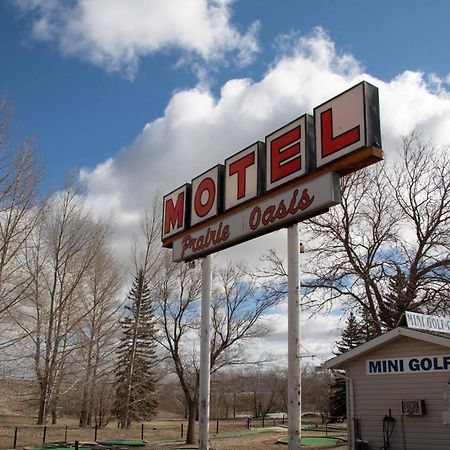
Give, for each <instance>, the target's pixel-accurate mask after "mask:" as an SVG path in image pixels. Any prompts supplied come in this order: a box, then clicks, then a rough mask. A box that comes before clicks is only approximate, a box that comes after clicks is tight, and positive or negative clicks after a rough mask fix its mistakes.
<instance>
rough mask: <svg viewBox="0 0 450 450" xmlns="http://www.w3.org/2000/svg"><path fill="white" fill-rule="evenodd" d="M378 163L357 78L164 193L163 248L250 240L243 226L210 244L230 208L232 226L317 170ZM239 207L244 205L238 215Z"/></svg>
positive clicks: (372, 95)
mask: <svg viewBox="0 0 450 450" xmlns="http://www.w3.org/2000/svg"><path fill="white" fill-rule="evenodd" d="M382 158H383V153H382V151H381V132H380V118H379V104H378V89H377V88H376V87H375V86H372V85H371V84H369V83H367V82H365V81H363V82H362V83H359V84H357V85H356V86H354V87H352V88H350V89H348V90H347V91H345V92H343V93H341V94H340V95H338V96H337V97H334V98H332V99H331V100H328V101H327V102H325V103H323V104H322V105H320V106H318V107H317V108H315V109H314V116H312V115H310V114H303V115H302V116H300V117H298V118H296V119H294V120H293V121H292V122H289V123H288V124H286V125H284V126H282V127H281V128H279V129H278V130H276V131H273V132H272V133H270V134H268V135H267V136H266V137H265V141H264V142H260V141H258V142H255V143H254V144H252V145H250V146H248V147H246V148H244V149H242V150H240V151H238V152H237V153H236V154H234V155H233V156H231V157H229V158H228V159H226V160H225V162H224V164H218V165H216V166H214V167H212V168H210V169H208V170H206V171H205V172H203V173H202V174H201V175H199V176H197V177H195V178H193V179H192V181H191V183H188V184H184V185H182V186H180V187H179V188H178V189H175V190H174V191H172V192H171V193H169V194H167V195H166V196H165V197H164V200H163V226H162V233H161V234H162V236H161V238H162V241H163V246H165V247H174V246H175V245H177V246H179V243H180V242H182V241H183V242H184V243H185V245H186V242H189V238H190V239H191V241H190V242H191V243H192V245H191V247H192V249H194V248H198V247H199V246H201V247H205V248H204V249H203V250H202V251H195V250H193V252H192V253H190V251H189V250H188V249H185V250H184V251H183V252H182V255H183V256H181V255H180V254H179V253H176V252H175V251H174V254H176V258H177V260H183V259H185V258H188V259H189V258H190V259H193V258H196V257H200V256H204V255H206V254H208V253H211V252H212V251H216V250H217V249H219V248H224V247H225V246H230V245H233V244H231V242H234V243H238V242H241V241H243V240H245V239H251V238H252V237H253V236H254V235H258V234H262V233H263V232H265V231H263V230H262V228H260V227H258V230H257V231H255V232H254V233H250V232H248V230H247V231H246V230H245V228H244V229H242V230H241V231H240V232H237V231H236V233H235V232H232V231H230V233H231V235H230V236H229V237H227V238H226V239H225V235H226V234H227V233H226V232H225V235H223V236H222V238H221V239H220V241H221V245H219V243H218V242H217V240H218V236H217V233H219V234H221V233H222V234H223V233H224V230H225V229H226V230H228V229H230V230H231V225H232V224H231V222H230V223H229V224H228V225H229V228H226V224H225V222H229V221H230V220H231V216H230V215H229V214H231V211H232V210H234V211H240V212H239V214H237V215H236V216H233V217H234V218H233V220H234V221H236V223H237V222H238V221H239V220H243V221H248V219H249V217H241V215H242V214H243V212H242V211H244V212H248V211H253V210H254V207H255V206H254V205H257V204H258V202H259V200H261V205H262V204H266V203H267V204H268V205H269V204H271V203H270V202H271V201H272V200H269V196H272V195H278V194H280V196H281V197H280V201H281V199H283V200H284V201H285V202H289V200H288V198H285V197H283V196H284V195H285V194H286V193H285V192H284V191H286V189H288V190H289V192H290V193H292V192H294V190H295V188H296V185H297V184H298V183H301V181H302V179H304V180H305V181H306V180H307V182H308V183H310V182H311V180H312V179H314V178H316V177H318V176H320V175H322V174H324V173H332V172H337V173H338V174H340V175H345V174H348V173H351V172H354V171H356V170H359V169H361V168H363V167H366V166H368V165H370V164H372V163H374V162H377V161H379V160H381V159H382ZM286 195H289V194H286ZM266 197H267V198H268V200H267V202H265V198H266ZM334 204H335V203H334ZM245 205H248V206H249V207H248V208H247V209H244V210H242V208H244V207H245ZM250 205H252V206H250ZM261 207H263V206H261ZM263 208H264V207H263ZM324 208H326V206H324ZM255 214H256V213H255ZM280 214H281V215H283V214H284V212H283V213H280ZM221 218H222V219H221ZM299 220H300V218H299ZM293 221H294V218H293V217H291V216H290V217H289V220H286V224H288V223H291V222H293ZM275 222H276V225H273V224H272V223H271V224H270V226H269V225H265V226H264V229H268V228H276V227H279V226H281V225H280V224H281V221H280V220H279V219H277V220H276V221H275ZM220 223H222V228H221V230H220V232H219V228H218V226H219V224H220ZM261 223H262V219H261ZM216 226H217V228H214V227H216ZM235 226H236V225H235ZM205 228H206V230H208V229H210V233H211V232H212V231H215V233H216V234H215V237H214V238H211V239H209V237H210V234H209V235H208V236H203V234H202V233H204V231H205ZM202 236H203V239H202ZM245 236H246V237H245ZM197 238H198V239H199V240H195V239H197ZM194 240H195V242H196V244H195V245H194ZM202 240H205V241H208V244H209V245H205V243H202ZM225 241H226V242H227V243H226V244H225V243H224V242H225ZM199 242H200V243H201V244H199ZM215 243H216V244H215ZM206 248H208V249H209V250H206ZM174 250H175V249H174Z"/></svg>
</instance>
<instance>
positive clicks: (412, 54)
mask: <svg viewBox="0 0 450 450" xmlns="http://www.w3.org/2000/svg"><path fill="white" fill-rule="evenodd" d="M27 3H28V5H31V4H39V3H43V4H45V3H47V4H51V3H53V2H52V1H51V0H45V1H43V2H39V1H34V0H31V1H18V2H15V1H10V0H7V1H3V2H1V4H0V58H1V59H0V60H1V61H2V64H1V72H0V89H1V90H5V91H6V92H7V93H8V95H9V97H10V100H11V102H12V104H13V106H14V109H15V116H14V120H15V129H16V130H17V131H19V132H20V133H21V134H28V133H35V134H37V136H38V137H39V142H40V145H39V152H40V154H41V155H43V157H44V159H45V165H46V171H47V186H48V187H49V188H52V187H56V186H57V185H58V184H60V183H61V181H62V180H63V178H64V175H65V173H67V171H68V170H69V169H72V168H77V167H78V168H79V167H95V166H96V165H97V164H99V163H101V162H102V161H103V160H105V159H106V158H108V157H111V156H114V155H115V154H116V153H117V151H119V150H120V149H121V148H123V147H126V146H128V145H129V144H130V143H131V142H132V141H133V139H134V138H135V137H136V136H137V135H138V133H139V132H140V131H141V129H142V128H143V126H144V125H145V124H146V123H148V122H150V121H152V120H154V119H155V118H157V117H160V116H161V115H163V111H164V108H165V107H166V106H167V103H168V102H169V100H170V98H171V96H172V94H173V92H175V91H179V90H182V89H185V88H189V87H192V86H195V85H196V83H197V79H198V78H197V77H198V75H197V74H196V69H193V68H192V66H193V65H194V64H199V65H203V66H208V64H209V61H205V60H201V58H200V59H199V60H197V61H195V57H194V61H191V62H188V63H183V64H179V60H180V58H183V56H184V50H183V48H180V47H179V46H177V45H169V46H167V48H164V49H162V50H155V51H149V52H147V54H144V55H142V56H140V57H139V65H138V68H137V70H136V73H135V74H134V78H133V79H132V80H130V79H129V78H126V77H125V76H124V70H123V69H119V70H117V71H115V72H112V73H111V72H108V70H105V68H104V67H102V66H98V65H93V64H92V63H90V62H88V61H86V59H85V58H83V56H82V54H81V53H79V54H77V53H75V54H64V52H63V51H61V49H60V48H58V45H59V44H58V37H53V38H52V39H50V40H48V41H46V40H42V39H36V37H35V36H34V37H33V34H32V27H33V24H34V23H35V21H36V20H37V19H38V18H39V17H42V14H43V13H42V11H39V10H38V9H34V10H31V9H27V8H26V7H25V6H23V5H24V4H27ZM61 3H62V4H68V3H72V4H73V3H74V2H61ZM130 3H133V2H130ZM149 3H151V2H149ZM229 11H230V19H229V21H230V25H232V26H233V27H235V28H236V29H237V30H239V31H240V32H241V33H243V34H244V33H246V31H247V30H248V29H249V27H251V26H252V23H255V21H258V31H257V32H256V39H257V41H258V45H259V49H260V50H259V51H258V52H257V53H256V54H255V56H254V59H253V62H252V63H251V64H247V65H245V66H239V65H236V64H235V63H234V59H235V54H234V53H233V52H230V53H229V54H225V57H224V60H223V61H220V62H214V64H213V65H214V68H212V69H211V68H210V69H209V72H208V75H207V76H208V83H209V86H210V89H211V91H212V92H213V93H215V94H217V92H218V91H219V89H220V87H221V86H222V85H223V83H225V82H226V81H227V80H229V79H232V78H245V77H249V78H251V79H254V80H257V79H259V78H260V77H261V76H262V75H263V74H264V73H266V72H267V70H268V68H269V67H270V66H271V65H272V64H273V63H274V60H275V58H276V57H277V44H276V42H277V39H279V36H280V35H282V34H286V33H298V34H304V35H308V34H310V33H311V32H312V30H313V29H314V27H317V26H321V27H323V29H324V30H325V31H326V32H327V33H328V35H329V37H330V39H331V40H332V41H333V42H334V43H335V45H336V49H337V52H342V53H344V52H346V53H351V54H352V55H353V56H354V57H355V58H356V59H357V60H358V61H359V62H360V63H361V64H362V65H363V66H364V68H365V69H366V71H367V72H368V73H370V74H372V75H374V76H376V77H379V78H381V79H383V80H386V81H387V80H390V79H392V78H393V77H395V76H396V75H398V74H400V73H402V72H403V71H405V70H407V69H410V70H422V71H424V72H425V73H435V74H437V75H439V76H441V77H445V76H447V75H448V73H449V71H450V70H449V65H448V42H450V39H449V38H450V36H449V35H450V31H449V27H448V26H447V23H446V22H447V19H448V17H449V16H450V3H449V2H448V1H445V0H434V1H432V2H423V1H416V0H409V1H395V2H392V1H377V2H369V1H365V0H359V1H355V0H349V1H333V0H328V1H322V2H302V1H299V0H297V1H295V0H283V1H275V0H265V1H254V0H245V1H244V0H241V1H235V2H232V3H231V4H230V6H229Z"/></svg>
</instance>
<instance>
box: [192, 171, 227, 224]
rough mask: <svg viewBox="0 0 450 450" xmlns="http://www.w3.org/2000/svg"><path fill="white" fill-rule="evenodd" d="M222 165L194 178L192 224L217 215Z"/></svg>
mask: <svg viewBox="0 0 450 450" xmlns="http://www.w3.org/2000/svg"><path fill="white" fill-rule="evenodd" d="M222 167H223V166H221V165H217V166H215V167H213V168H212V169H209V170H208V171H206V172H205V173H202V174H201V175H199V176H198V177H197V178H194V179H193V180H192V203H191V226H192V225H195V224H197V223H200V222H203V221H205V220H207V219H209V218H211V217H214V216H217V214H218V212H219V200H218V199H219V185H220V172H221V168H222Z"/></svg>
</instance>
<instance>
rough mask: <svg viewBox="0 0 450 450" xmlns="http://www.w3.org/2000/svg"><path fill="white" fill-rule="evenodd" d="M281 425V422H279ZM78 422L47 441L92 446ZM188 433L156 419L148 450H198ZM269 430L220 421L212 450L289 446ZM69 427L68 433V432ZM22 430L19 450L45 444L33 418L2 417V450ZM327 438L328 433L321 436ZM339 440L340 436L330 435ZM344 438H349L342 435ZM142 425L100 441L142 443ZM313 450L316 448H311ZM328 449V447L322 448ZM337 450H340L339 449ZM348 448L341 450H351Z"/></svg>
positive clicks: (91, 433) (176, 422)
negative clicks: (187, 441) (184, 436)
mask: <svg viewBox="0 0 450 450" xmlns="http://www.w3.org/2000/svg"><path fill="white" fill-rule="evenodd" d="M278 423H279V422H278ZM77 425H78V423H77V419H76V418H66V419H61V420H60V424H58V425H47V428H46V436H45V440H46V442H47V443H49V442H58V441H59V442H63V441H64V440H65V435H66V432H67V441H68V442H70V441H72V442H73V441H75V440H78V441H80V442H92V441H94V437H95V429H93V428H79V427H78V426H77ZM182 425H183V433H185V432H186V427H187V423H186V422H185V421H182V420H180V419H169V420H168V419H156V420H154V421H151V422H147V423H145V424H144V439H145V440H146V441H148V445H147V447H146V448H147V449H175V448H177V449H181V448H185V449H188V448H195V447H194V446H189V445H184V444H183V443H184V439H182V438H181V427H182ZM265 425H266V428H264V430H261V428H260V427H261V423H260V422H259V423H257V424H256V423H255V424H254V427H258V430H261V432H257V433H256V431H257V430H255V428H253V430H254V431H255V434H247V424H246V421H245V420H242V419H241V420H221V421H219V434H218V435H216V426H217V422H216V421H211V424H210V433H211V450H238V449H245V450H261V449H278V450H280V449H283V448H287V446H286V445H283V444H279V443H277V440H278V439H280V438H283V437H286V436H287V429H286V428H283V427H280V426H275V427H274V426H273V421H267V423H266V424H265ZM66 426H67V431H66ZM16 427H17V429H18V434H17V448H24V447H36V446H39V445H41V444H42V441H43V436H44V428H43V427H38V426H36V425H35V421H34V419H33V418H30V417H20V416H13V415H9V416H6V415H4V416H0V448H2V449H11V448H13V442H14V432H15V428H16ZM321 434H323V435H325V433H321ZM330 434H332V435H333V436H337V435H338V434H336V433H330ZM302 435H303V436H309V435H315V436H317V435H318V433H317V432H312V431H303V432H302ZM341 436H342V437H345V436H344V435H343V433H341ZM140 438H141V424H133V425H132V426H131V427H130V429H128V430H119V429H118V428H117V424H116V423H110V424H109V425H108V426H107V427H105V428H101V429H98V430H97V441H100V442H101V441H106V440H109V439H140ZM307 448H308V449H310V450H313V449H314V447H307ZM320 448H322V449H323V448H325V447H320ZM335 448H336V447H335ZM347 448H348V447H347V446H344V447H342V446H341V447H339V448H338V449H339V450H347Z"/></svg>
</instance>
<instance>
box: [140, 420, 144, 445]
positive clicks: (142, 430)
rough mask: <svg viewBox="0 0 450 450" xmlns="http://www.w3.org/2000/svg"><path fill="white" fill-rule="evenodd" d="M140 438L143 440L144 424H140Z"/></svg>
mask: <svg viewBox="0 0 450 450" xmlns="http://www.w3.org/2000/svg"><path fill="white" fill-rule="evenodd" d="M141 440H142V441H143V440H144V424H141Z"/></svg>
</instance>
